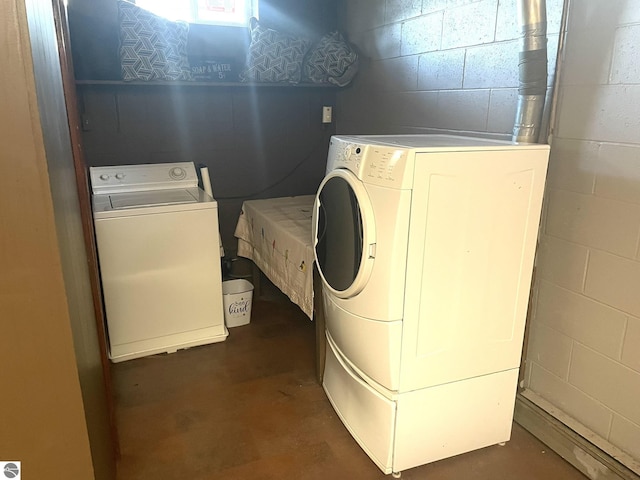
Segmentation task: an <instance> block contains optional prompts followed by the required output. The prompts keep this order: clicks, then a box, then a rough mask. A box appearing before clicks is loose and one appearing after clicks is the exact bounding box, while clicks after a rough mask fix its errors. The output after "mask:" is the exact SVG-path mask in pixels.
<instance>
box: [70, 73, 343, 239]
mask: <svg viewBox="0 0 640 480" xmlns="http://www.w3.org/2000/svg"><path fill="white" fill-rule="evenodd" d="M79 97H80V103H81V111H82V115H83V120H84V125H85V131H84V132H83V141H84V148H85V153H86V158H87V162H88V163H89V165H90V166H100V165H125V164H137V163H160V162H177V161H192V162H195V163H196V164H204V165H206V166H207V167H209V174H210V177H211V182H212V187H213V192H214V196H215V197H216V199H217V200H218V201H219V206H220V211H219V213H220V224H221V230H222V236H223V243H224V245H225V248H226V249H227V250H229V251H233V250H235V248H236V242H235V239H234V237H233V230H234V229H235V223H236V221H237V218H238V214H239V211H240V207H241V205H242V201H243V200H245V199H249V198H268V197H279V196H288V195H301V194H312V193H315V191H316V189H317V187H318V185H319V183H320V181H321V180H322V177H323V175H324V168H325V164H326V155H327V149H328V144H329V137H330V135H331V134H332V133H334V129H333V125H332V124H331V125H328V126H325V125H323V124H322V123H321V113H322V106H323V105H334V103H335V94H334V91H333V90H332V89H328V88H286V87H285V88H282V87H277V88H270V87H260V88H249V87H237V88H236V87H210V88H209V87H191V86H186V87H178V86H176V87H169V86H140V85H81V86H79Z"/></svg>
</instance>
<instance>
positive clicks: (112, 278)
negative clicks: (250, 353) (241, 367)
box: [90, 162, 228, 362]
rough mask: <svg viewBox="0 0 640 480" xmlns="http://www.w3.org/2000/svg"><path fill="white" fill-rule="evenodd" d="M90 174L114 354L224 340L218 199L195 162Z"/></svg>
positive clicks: (113, 356)
mask: <svg viewBox="0 0 640 480" xmlns="http://www.w3.org/2000/svg"><path fill="white" fill-rule="evenodd" d="M90 177H91V183H92V192H93V196H92V200H93V215H94V225H95V232H96V242H97V248H98V260H99V266H100V277H101V281H102V290H103V295H104V302H105V310H106V321H107V334H108V338H109V347H110V348H109V350H110V352H109V356H110V358H111V360H112V361H114V362H120V361H123V360H130V359H133V358H138V357H143V356H147V355H152V354H156V353H165V352H166V353H171V352H175V351H176V350H178V349H182V348H188V347H193V346H196V345H204V344H208V343H215V342H220V341H223V340H225V339H226V337H227V335H228V331H227V329H226V327H225V325H224V313H223V307H222V273H221V265H220V247H219V233H218V206H217V202H216V201H215V200H214V199H213V198H211V196H209V195H208V194H207V193H206V192H204V191H203V190H201V189H200V188H198V177H197V174H196V170H195V166H194V165H193V163H188V162H180V163H167V164H144V165H129V166H109V167H91V168H90Z"/></svg>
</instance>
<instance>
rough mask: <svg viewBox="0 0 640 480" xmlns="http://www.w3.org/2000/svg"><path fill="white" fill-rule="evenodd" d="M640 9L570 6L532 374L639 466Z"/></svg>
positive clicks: (532, 384) (576, 2)
mask: <svg viewBox="0 0 640 480" xmlns="http://www.w3.org/2000/svg"><path fill="white" fill-rule="evenodd" d="M638 7H639V6H638V4H637V2H634V1H624V0H615V1H612V2H594V1H593V0H572V2H571V10H570V15H569V25H568V35H567V45H566V52H565V61H564V64H563V70H562V74H561V88H560V92H559V93H560V103H559V110H558V123H557V126H556V127H557V128H556V132H555V138H554V139H553V141H552V149H551V162H550V170H549V176H548V182H547V197H546V211H545V218H544V221H543V225H542V237H541V244H540V248H539V254H538V268H537V281H536V284H535V287H534V295H535V298H536V302H535V308H534V311H533V318H532V322H531V342H530V343H529V348H528V358H527V370H526V383H527V387H528V388H529V389H530V390H532V391H533V392H535V393H536V394H538V395H539V396H541V397H543V398H544V399H545V400H547V401H549V402H551V403H552V404H554V405H555V406H556V407H558V408H559V409H560V410H562V411H563V412H565V413H567V414H569V415H570V416H571V417H572V418H574V419H576V420H577V421H579V422H580V423H581V424H583V425H584V426H586V427H587V428H589V429H590V430H591V431H593V432H595V433H596V434H597V435H598V436H599V437H601V439H603V440H605V441H606V442H605V443H603V445H604V446H608V445H613V446H614V447H617V448H619V449H620V450H622V451H623V452H625V453H626V454H628V455H629V456H630V457H631V458H632V459H634V460H635V461H636V462H638V460H640V401H639V399H640V115H638V108H640V67H639V66H638V65H639V64H638V60H637V59H638V54H639V52H640V8H638ZM632 461H633V460H632ZM638 465H639V464H638V463H636V468H637V467H638Z"/></svg>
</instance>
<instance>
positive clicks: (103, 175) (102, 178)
mask: <svg viewBox="0 0 640 480" xmlns="http://www.w3.org/2000/svg"><path fill="white" fill-rule="evenodd" d="M100 180H105V181H106V180H109V175H107V174H106V173H103V174H102V175H100Z"/></svg>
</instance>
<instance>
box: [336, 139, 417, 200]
mask: <svg viewBox="0 0 640 480" xmlns="http://www.w3.org/2000/svg"><path fill="white" fill-rule="evenodd" d="M408 158H409V149H407V148H404V147H400V146H398V147H393V146H389V145H378V144H373V143H371V144H369V143H367V144H360V143H355V142H353V141H352V140H351V139H349V138H345V137H342V138H341V137H332V138H331V142H330V144H329V154H328V158H327V171H326V173H329V172H330V171H332V170H335V169H337V168H344V169H347V170H349V171H351V172H353V173H354V174H355V175H356V176H357V177H358V178H359V179H360V180H362V181H363V182H366V183H372V184H376V185H382V186H387V187H391V188H409V187H408V186H406V185H405V184H406V183H407V182H408V180H407V179H405V171H406V169H407V163H408Z"/></svg>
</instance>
